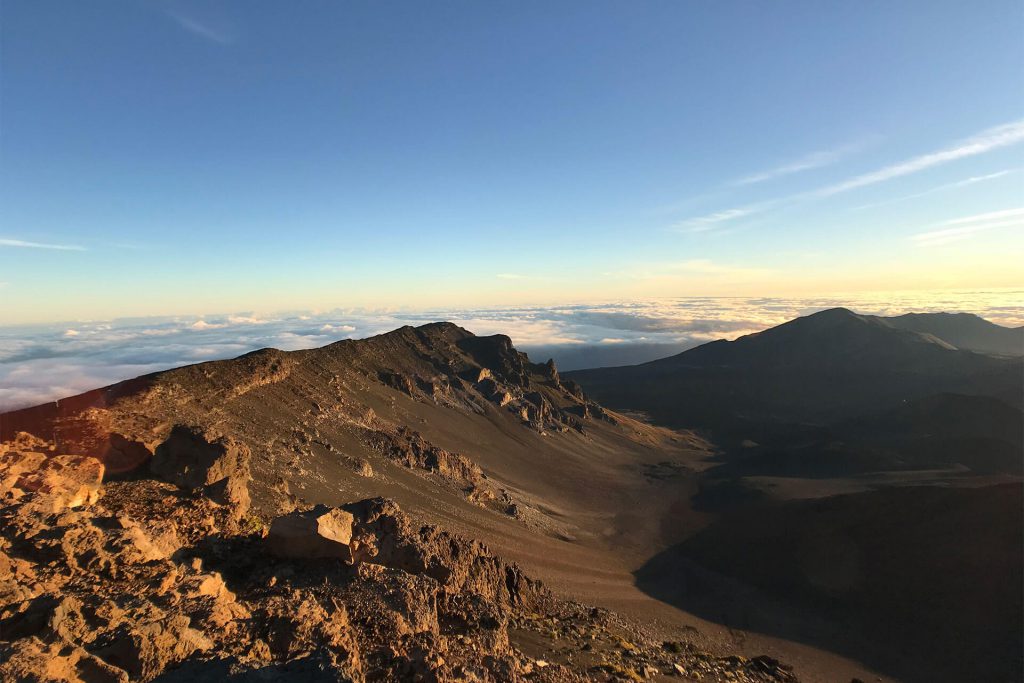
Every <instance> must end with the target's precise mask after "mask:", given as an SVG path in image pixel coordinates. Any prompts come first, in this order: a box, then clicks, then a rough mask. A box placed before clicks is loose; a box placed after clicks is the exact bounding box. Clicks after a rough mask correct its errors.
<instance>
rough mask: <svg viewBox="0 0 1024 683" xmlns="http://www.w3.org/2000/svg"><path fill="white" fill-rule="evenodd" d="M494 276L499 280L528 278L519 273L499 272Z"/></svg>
mask: <svg viewBox="0 0 1024 683" xmlns="http://www.w3.org/2000/svg"><path fill="white" fill-rule="evenodd" d="M494 277H496V278H498V279H499V280H525V279H526V276H525V275H520V274H519V273H498V274H497V275H495V276H494Z"/></svg>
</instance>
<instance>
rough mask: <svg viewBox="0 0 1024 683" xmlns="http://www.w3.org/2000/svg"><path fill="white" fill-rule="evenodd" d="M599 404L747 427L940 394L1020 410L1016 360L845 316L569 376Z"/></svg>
mask: <svg viewBox="0 0 1024 683" xmlns="http://www.w3.org/2000/svg"><path fill="white" fill-rule="evenodd" d="M565 374H566V376H567V377H572V378H573V379H575V380H577V381H579V382H580V384H581V385H583V387H584V388H585V389H586V390H587V391H588V392H589V393H591V394H592V395H594V396H595V397H596V398H597V399H598V400H600V401H602V402H604V403H605V404H607V405H609V406H612V407H615V408H619V409H634V410H641V411H644V412H647V413H648V414H650V415H651V417H652V418H653V419H654V420H655V421H657V422H659V423H662V424H667V425H672V426H688V427H706V428H713V429H720V430H721V429H731V428H733V427H736V426H742V425H743V424H748V425H749V424H754V423H759V424H765V423H818V424H825V423H829V422H833V421H836V420H841V419H847V418H851V417H854V416H857V415H860V414H865V413H869V412H873V411H877V410H882V409H885V408H888V407H895V406H898V405H900V404H901V403H903V402H904V401H909V400H916V399H920V398H923V397H925V396H929V395H932V394H937V393H958V394H967V395H983V396H992V397H995V398H998V399H1000V400H1002V401H1004V402H1006V403H1008V404H1010V405H1013V406H1016V407H1019V406H1020V404H1021V396H1022V394H1021V392H1022V380H1021V377H1022V372H1021V360H1020V359H1019V358H1016V359H1009V358H998V357H994V356H989V355H983V354H978V353H973V352H970V351H962V350H959V349H957V348H955V347H954V346H953V345H952V344H950V343H949V342H947V341H944V340H942V339H939V338H938V337H936V336H934V335H932V334H928V333H921V332H915V331H910V330H905V329H901V328H899V327H897V326H894V325H891V324H889V322H888V321H887V320H885V319H882V318H876V317H873V316H861V315H857V314H855V313H853V312H852V311H849V310H847V309H844V308H836V309H830V310H826V311H821V312H819V313H815V314H813V315H809V316H806V317H802V318H797V319H795V320H792V321H790V322H787V323H785V324H783V325H779V326H778V327H774V328H771V329H768V330H765V331H763V332H759V333H756V334H750V335H746V336H744V337H740V338H739V339H737V340H735V341H732V342H729V341H715V342H711V343H708V344H704V345H703V346H699V347H697V348H695V349H691V350H689V351H685V352H683V353H680V354H678V355H676V356H672V357H670V358H665V359H662V360H657V361H653V362H650V363H645V364H643V365H636V366H630V367H622V368H601V369H595V370H582V371H576V372H570V373H565Z"/></svg>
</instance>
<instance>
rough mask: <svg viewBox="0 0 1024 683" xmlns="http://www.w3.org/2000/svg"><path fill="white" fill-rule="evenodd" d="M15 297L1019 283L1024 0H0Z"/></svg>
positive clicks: (592, 295)
mask: <svg viewBox="0 0 1024 683" xmlns="http://www.w3.org/2000/svg"><path fill="white" fill-rule="evenodd" d="M0 11H2V15H0V22H2V24H0V30H2V36H0V37H2V40H0V50H2V54H0V57H2V62H0V69H2V72H0V88H2V91H0V324H15V323H27V322H54V321H73V320H83V319H93V320H96V319H104V318H114V317H122V316H155V315H185V314H190V315H192V314H194V315H200V314H212V313H229V312H234V311H279V310H285V309H291V310H296V309H302V310H318V309H320V310H327V309H331V308H335V307H369V308H374V307H379V308H389V309H394V308H396V307H402V308H417V307H420V308H429V307H434V308H436V307H456V306H505V305H520V304H527V303H529V304H531V305H532V304H536V305H544V304H557V303H566V302H584V301H601V300H612V299H614V300H616V301H622V300H628V299H630V298H636V299H639V298H644V297H662V296H674V297H675V296H680V297H681V296H747V297H750V296H797V295H800V296H810V295H818V294H823V293H833V292H864V291H871V292H879V291H883V292H884V291H885V290H890V289H891V290H904V291H905V290H937V289H943V290H950V289H971V290H978V289H990V288H1017V287H1020V286H1021V285H1024V269H1022V268H1021V266H1020V264H1021V263H1024V75H1022V64H1024V41H1022V40H1021V36H1022V35H1024V18H1022V17H1024V7H1022V5H1021V3H1020V2H1019V0H1007V1H1005V2H1002V1H981V2H970V3H967V2H961V1H956V2H944V1H935V0H928V1H921V2H910V1H904V2H823V1H819V0H813V1H807V2H796V1H794V2H786V3H767V2H703V1H700V2H698V1H692V2H687V1H682V0H672V1H664V2H660V1H659V2H620V1H615V2H592V1H587V2H557V3H542V2H527V3H522V2H514V3H513V2H475V1H474V2H468V1H467V2H437V3H435V2H429V3H426V2H400V3H392V2H372V3H371V2H358V3H353V2H308V3H298V4H296V3H284V2H280V3H279V2H242V1H241V0H238V1H235V2H129V1H128V0H120V1H106V0H90V1H89V2H80V1H78V0H70V1H67V2H49V1H45V0H39V1H33V2H27V1H25V2H13V1H12V2H5V3H3V5H2V10H0Z"/></svg>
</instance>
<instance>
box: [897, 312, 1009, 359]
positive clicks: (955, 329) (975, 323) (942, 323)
mask: <svg viewBox="0 0 1024 683" xmlns="http://www.w3.org/2000/svg"><path fill="white" fill-rule="evenodd" d="M882 320H884V321H885V322H887V323H888V324H890V325H892V326H893V327H898V328H900V329H901V330H909V331H911V332H920V333H923V334H930V335H932V336H934V337H937V338H939V339H941V340H943V341H944V342H948V343H949V344H952V345H953V346H955V347H957V348H958V349H963V350H964V351H978V352H980V353H994V354H998V355H1003V356H1024V327H1003V326H1002V325H996V324H995V323H992V322H989V321H988V320H985V319H984V318H979V317H978V316H976V315H974V314H971V313H907V314H906V315H898V316H895V317H891V318H882Z"/></svg>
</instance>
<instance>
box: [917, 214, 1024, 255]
mask: <svg viewBox="0 0 1024 683" xmlns="http://www.w3.org/2000/svg"><path fill="white" fill-rule="evenodd" d="M938 227H939V229H938V230H929V231H927V232H920V233H917V234H916V235H911V237H910V239H911V240H912V241H913V242H914V243H915V244H917V246H920V247H937V246H941V245H943V244H949V243H950V242H959V241H961V240H965V239H968V238H971V237H974V236H975V235H976V234H978V233H979V232H984V231H986V230H993V229H996V228H1011V227H1024V208H1018V209H1004V210H1002V211H990V212H988V213H981V214H976V215H974V216H966V217H964V218H956V219H953V220H950V221H946V222H945V223H941V224H939V226H938Z"/></svg>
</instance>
